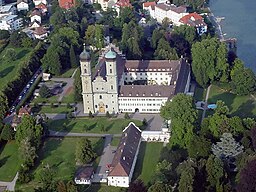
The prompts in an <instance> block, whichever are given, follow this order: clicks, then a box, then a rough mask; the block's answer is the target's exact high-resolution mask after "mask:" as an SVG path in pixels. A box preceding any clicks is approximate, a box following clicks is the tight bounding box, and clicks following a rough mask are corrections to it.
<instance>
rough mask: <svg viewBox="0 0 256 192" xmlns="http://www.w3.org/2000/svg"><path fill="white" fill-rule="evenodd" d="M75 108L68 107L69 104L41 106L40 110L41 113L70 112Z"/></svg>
mask: <svg viewBox="0 0 256 192" xmlns="http://www.w3.org/2000/svg"><path fill="white" fill-rule="evenodd" d="M73 110H74V108H70V109H69V108H67V106H62V105H61V106H55V107H53V108H52V107H51V106H40V112H41V113H68V112H70V111H73Z"/></svg>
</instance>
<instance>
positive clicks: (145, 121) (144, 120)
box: [142, 118, 148, 126]
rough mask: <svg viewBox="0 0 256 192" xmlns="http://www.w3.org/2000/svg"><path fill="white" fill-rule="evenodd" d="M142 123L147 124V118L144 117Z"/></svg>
mask: <svg viewBox="0 0 256 192" xmlns="http://www.w3.org/2000/svg"><path fill="white" fill-rule="evenodd" d="M142 125H143V126H147V125H148V121H147V119H145V118H144V119H143V120H142Z"/></svg>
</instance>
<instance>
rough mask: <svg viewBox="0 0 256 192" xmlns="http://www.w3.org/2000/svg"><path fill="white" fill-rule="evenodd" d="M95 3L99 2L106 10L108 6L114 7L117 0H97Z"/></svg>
mask: <svg viewBox="0 0 256 192" xmlns="http://www.w3.org/2000/svg"><path fill="white" fill-rule="evenodd" d="M95 3H99V4H100V6H101V9H102V10H103V11H106V10H107V8H112V7H113V6H114V5H115V4H116V3H117V0H96V1H95Z"/></svg>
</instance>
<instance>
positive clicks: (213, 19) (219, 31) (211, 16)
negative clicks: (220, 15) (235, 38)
mask: <svg viewBox="0 0 256 192" xmlns="http://www.w3.org/2000/svg"><path fill="white" fill-rule="evenodd" d="M208 10H209V15H208V17H209V19H210V21H211V23H212V24H213V25H214V26H215V31H216V33H217V34H218V37H219V39H220V40H221V41H224V40H225V38H224V35H223V32H222V29H221V25H220V22H218V21H217V19H216V17H215V16H214V14H213V12H212V11H211V9H210V7H208Z"/></svg>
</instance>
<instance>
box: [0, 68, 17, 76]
mask: <svg viewBox="0 0 256 192" xmlns="http://www.w3.org/2000/svg"><path fill="white" fill-rule="evenodd" d="M13 69H14V66H10V67H7V68H5V69H4V70H2V71H0V78H3V77H5V76H6V75H8V74H9V73H10V72H12V70H13Z"/></svg>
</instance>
